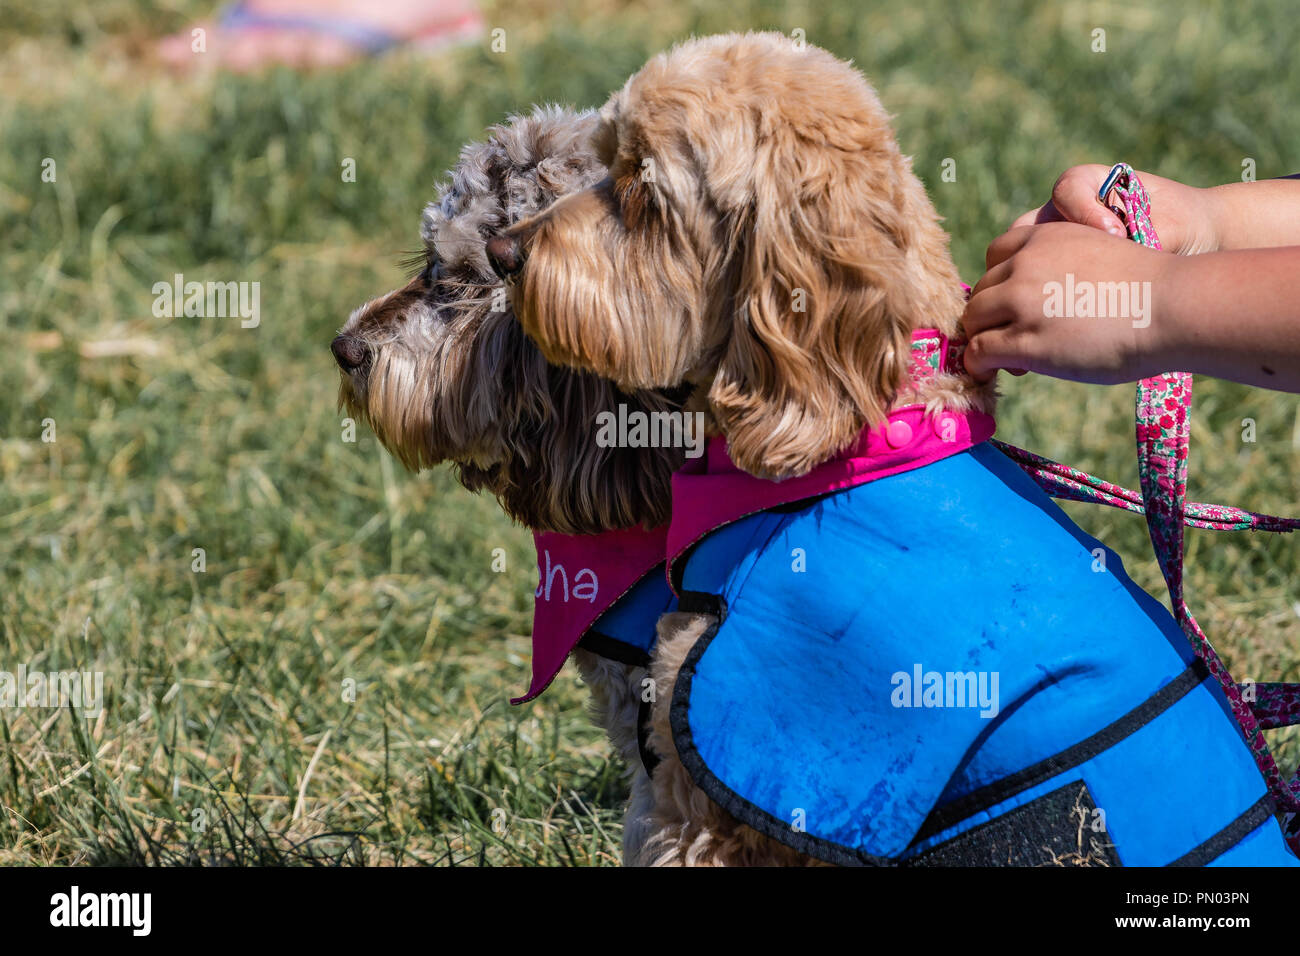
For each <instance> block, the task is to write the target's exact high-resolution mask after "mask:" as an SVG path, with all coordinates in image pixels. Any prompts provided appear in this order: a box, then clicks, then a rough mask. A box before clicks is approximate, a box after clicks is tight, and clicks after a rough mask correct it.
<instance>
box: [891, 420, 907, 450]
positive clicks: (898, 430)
mask: <svg viewBox="0 0 1300 956" xmlns="http://www.w3.org/2000/svg"><path fill="white" fill-rule="evenodd" d="M911 440H912V426H911V425H909V424H907V422H890V423H889V427H888V428H887V429H885V441H887V442H889V447H890V448H902V447H903V446H904V445H906V444H907V443H908V442H910V441H911Z"/></svg>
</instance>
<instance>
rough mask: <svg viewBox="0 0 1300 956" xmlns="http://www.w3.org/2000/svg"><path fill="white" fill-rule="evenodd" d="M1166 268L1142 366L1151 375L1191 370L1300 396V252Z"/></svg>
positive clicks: (1230, 254)
mask: <svg viewBox="0 0 1300 956" xmlns="http://www.w3.org/2000/svg"><path fill="white" fill-rule="evenodd" d="M1165 265H1166V267H1165V268H1164V269H1163V270H1162V274H1161V277H1160V280H1159V287H1158V289H1157V290H1156V299H1155V303H1154V304H1155V311H1154V314H1153V316H1152V329H1151V331H1152V333H1153V334H1152V336H1151V338H1150V340H1149V341H1150V344H1151V346H1152V348H1151V350H1150V352H1149V353H1148V354H1147V355H1146V356H1143V358H1142V360H1141V364H1142V365H1144V366H1149V368H1148V373H1154V372H1155V371H1172V370H1180V371H1190V372H1196V373H1199V374H1203V375H1211V376H1214V377H1215V378H1226V379H1230V380H1232V381H1235V382H1242V383H1244V384H1247V385H1257V386H1260V387H1262V388H1272V389H1278V390H1280V391H1289V392H1300V296H1297V294H1296V293H1297V287H1298V286H1300V245H1295V246H1287V247H1282V248H1275V249H1245V250H1236V251H1227V252H1214V253H1205V254H1203V255H1198V256H1189V257H1178V258H1173V257H1171V258H1170V259H1169V260H1168V262H1167V263H1166V264H1165ZM1142 338H1143V337H1139V342H1138V347H1139V348H1141V347H1142ZM1156 366H1159V368H1156Z"/></svg>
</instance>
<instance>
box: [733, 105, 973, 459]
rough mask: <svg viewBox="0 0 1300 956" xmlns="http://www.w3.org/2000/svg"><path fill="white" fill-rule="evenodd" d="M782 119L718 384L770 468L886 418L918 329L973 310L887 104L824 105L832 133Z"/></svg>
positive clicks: (813, 455) (749, 222)
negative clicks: (842, 108)
mask: <svg viewBox="0 0 1300 956" xmlns="http://www.w3.org/2000/svg"><path fill="white" fill-rule="evenodd" d="M863 85H864V86H865V84H863ZM868 95H870V94H868ZM872 99H873V100H874V97H872ZM869 105H870V104H869ZM812 112H813V114H814V115H817V113H818V112H819V111H816V110H814V111H812ZM782 119H783V118H778V120H777V123H778V125H777V127H776V128H775V129H773V130H771V131H770V132H769V135H767V136H766V137H763V139H762V140H761V141H760V143H759V145H758V147H757V149H756V155H755V158H756V162H755V164H754V168H753V176H754V180H753V182H754V187H753V191H752V195H751V200H750V203H749V205H748V208H744V209H741V210H736V211H734V212H733V214H732V215H733V217H734V221H733V223H732V229H731V230H730V232H731V235H732V236H734V237H735V238H734V243H735V245H734V247H733V248H734V250H735V255H736V257H737V259H736V260H733V263H732V267H733V273H732V274H733V275H735V276H737V277H738V281H737V282H736V283H735V284H734V286H732V287H733V288H734V289H735V292H734V298H733V301H732V303H730V305H731V306H732V307H733V308H734V311H733V312H732V315H733V320H732V326H733V327H732V330H731V335H730V338H729V341H728V344H727V346H726V348H725V351H724V353H723V356H722V359H721V362H720V364H719V366H718V368H717V374H716V376H715V378H714V380H713V382H712V386H711V388H710V391H709V395H708V398H709V404H710V407H711V410H712V413H713V415H714V417H715V419H716V420H717V422H718V425H719V427H720V429H721V430H722V432H723V434H724V435H726V436H727V441H728V448H729V451H730V454H731V458H732V460H733V461H734V462H735V463H736V464H737V466H739V467H740V468H742V469H744V470H745V471H747V472H749V473H751V474H755V475H759V476H761V477H765V478H782V477H788V476H792V475H799V474H802V473H804V472H806V471H808V470H809V469H811V468H812V467H814V466H815V465H817V464H819V463H821V462H822V461H825V460H826V459H828V458H830V457H831V456H833V455H834V454H835V453H836V452H838V451H839V450H841V449H843V448H844V447H846V446H847V445H848V444H849V443H850V442H852V441H853V439H854V438H855V436H856V435H857V434H858V433H859V432H860V431H861V429H862V427H863V426H864V425H867V424H870V425H875V424H878V423H879V422H881V421H882V420H883V419H884V418H885V416H886V414H887V413H888V410H889V406H890V403H891V402H892V401H893V400H894V398H895V396H896V395H897V393H898V391H899V389H900V387H901V386H902V385H903V384H904V383H905V382H906V380H907V375H908V370H909V362H910V359H909V356H910V350H911V331H912V329H913V328H917V327H924V326H927V325H930V326H934V325H937V326H939V327H940V328H941V329H942V330H943V331H945V332H950V331H952V329H953V326H954V324H955V319H956V316H957V315H959V314H960V312H961V299H960V292H959V283H958V279H957V275H956V270H955V269H954V267H953V265H952V261H951V258H950V257H949V255H948V251H947V242H946V236H945V235H944V233H943V232H942V230H941V229H940V228H939V226H938V221H937V217H936V215H935V213H934V210H933V207H932V206H931V204H930V202H929V200H928V198H927V197H926V195H925V191H924V189H923V188H922V186H921V184H920V182H919V181H918V180H917V179H916V177H915V176H914V175H913V174H912V172H911V168H910V164H909V163H908V161H907V159H906V158H905V157H904V156H902V155H901V154H900V153H899V151H898V148H897V146H896V145H895V144H894V140H893V136H892V133H891V132H890V130H889V127H888V124H887V119H886V118H885V115H884V112H883V110H880V109H879V105H878V104H874V109H862V110H856V111H854V110H849V111H847V116H846V115H845V113H840V115H838V116H835V117H833V120H834V122H832V121H831V120H829V119H826V117H825V116H822V122H823V123H825V127H831V128H837V132H836V133H835V134H834V135H835V139H834V140H831V139H830V138H828V137H827V136H820V137H819V136H818V135H817V133H816V131H815V130H814V131H810V130H809V129H808V127H807V126H806V125H805V126H803V127H802V128H800V127H799V126H798V123H797V121H791V122H790V123H789V125H784V124H782V122H781V121H782ZM854 123H856V124H857V128H852V124H854ZM825 127H823V128H825Z"/></svg>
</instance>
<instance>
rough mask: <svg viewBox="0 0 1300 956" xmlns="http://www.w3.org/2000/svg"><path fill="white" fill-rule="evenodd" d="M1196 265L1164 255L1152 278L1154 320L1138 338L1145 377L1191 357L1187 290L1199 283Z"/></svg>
mask: <svg viewBox="0 0 1300 956" xmlns="http://www.w3.org/2000/svg"><path fill="white" fill-rule="evenodd" d="M1192 265H1193V263H1192V261H1191V260H1188V259H1186V258H1184V257H1183V256H1178V255H1163V256H1160V260H1159V263H1158V265H1157V267H1156V269H1155V272H1154V275H1153V276H1152V280H1151V283H1152V302H1153V305H1154V307H1155V311H1154V314H1153V316H1152V322H1151V325H1150V326H1149V327H1148V328H1147V329H1145V330H1144V331H1145V332H1146V333H1147V334H1146V335H1142V336H1138V337H1137V338H1136V341H1135V346H1136V348H1137V351H1138V354H1137V365H1138V367H1139V369H1140V377H1142V378H1149V377H1150V376H1152V375H1159V374H1161V373H1162V372H1169V371H1173V370H1182V369H1183V366H1184V364H1185V363H1186V362H1187V360H1188V355H1187V352H1188V349H1187V341H1186V339H1187V336H1186V331H1187V323H1188V321H1189V318H1188V315H1187V304H1188V296H1187V293H1188V290H1189V289H1191V288H1193V286H1194V284H1195V269H1194V268H1191V266H1192Z"/></svg>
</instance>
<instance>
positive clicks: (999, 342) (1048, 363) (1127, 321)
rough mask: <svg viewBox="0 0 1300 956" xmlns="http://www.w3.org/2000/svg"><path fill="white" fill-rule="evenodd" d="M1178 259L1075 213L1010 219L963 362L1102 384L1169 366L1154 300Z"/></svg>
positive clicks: (992, 250) (973, 316)
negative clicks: (1040, 220)
mask: <svg viewBox="0 0 1300 956" xmlns="http://www.w3.org/2000/svg"><path fill="white" fill-rule="evenodd" d="M1097 168H1098V169H1100V168H1101V167H1097ZM1175 185H1177V184H1175ZM1094 205H1096V203H1094ZM1101 208H1102V207H1101V206H1099V205H1098V206H1097V209H1098V210H1101ZM1107 215H1110V214H1109V213H1107ZM1158 228H1164V227H1163V226H1162V227H1158ZM1173 261H1176V260H1175V259H1174V257H1173V256H1168V255H1165V254H1163V253H1161V252H1156V251H1155V250H1152V249H1148V248H1146V247H1144V246H1141V245H1138V244H1137V243H1135V242H1132V241H1130V240H1128V239H1120V238H1117V237H1115V236H1113V235H1107V234H1106V233H1104V232H1101V231H1099V230H1097V229H1095V228H1088V227H1086V226H1083V225H1079V224H1075V223H1071V222H1059V221H1058V222H1047V223H1045V224H1042V225H1037V226H1018V227H1013V228H1012V229H1010V230H1009V231H1008V232H1006V233H1004V234H1003V235H1001V236H999V237H998V238H997V239H995V240H994V241H993V243H992V244H991V245H990V246H989V248H988V252H987V254H986V264H987V268H988V271H987V272H986V273H985V274H984V276H983V277H982V278H981V279H980V281H979V283H978V284H977V285H976V286H975V288H974V290H973V291H972V292H971V297H970V301H969V302H968V303H967V305H966V312H965V315H964V316H963V318H962V325H963V327H964V328H965V330H966V334H967V336H968V337H969V339H970V343H969V345H968V346H967V348H966V353H965V357H964V362H965V365H966V369H967V371H969V372H970V373H971V374H972V375H974V376H975V377H976V378H977V379H979V380H981V381H985V380H988V379H990V378H992V377H993V376H994V375H995V374H996V373H997V370H998V369H1001V368H1005V369H1012V370H1016V371H1020V370H1027V371H1033V372H1041V373H1043V374H1045V375H1052V376H1055V377H1057V378H1067V379H1072V380H1074V381H1079V382H1091V383H1094V384H1099V385H1111V384H1116V383H1119V382H1132V381H1136V380H1137V379H1139V378H1144V377H1147V376H1149V375H1154V374H1156V373H1158V372H1160V371H1164V369H1161V368H1159V367H1158V366H1159V365H1160V364H1161V362H1162V360H1163V359H1162V355H1161V349H1162V344H1161V334H1162V329H1161V326H1160V324H1159V323H1158V322H1152V314H1153V301H1156V300H1158V297H1159V294H1160V292H1159V290H1160V287H1161V285H1162V283H1163V282H1164V279H1165V276H1166V274H1167V271H1168V264H1169V263H1171V262H1173Z"/></svg>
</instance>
